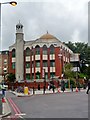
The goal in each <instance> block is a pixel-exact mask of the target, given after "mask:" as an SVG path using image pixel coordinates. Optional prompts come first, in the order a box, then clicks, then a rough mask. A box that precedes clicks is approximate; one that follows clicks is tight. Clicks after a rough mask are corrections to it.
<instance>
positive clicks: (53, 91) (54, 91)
mask: <svg viewBox="0 0 90 120" xmlns="http://www.w3.org/2000/svg"><path fill="white" fill-rule="evenodd" d="M52 89H53V93H54V92H55V89H54V85H53V88H52Z"/></svg>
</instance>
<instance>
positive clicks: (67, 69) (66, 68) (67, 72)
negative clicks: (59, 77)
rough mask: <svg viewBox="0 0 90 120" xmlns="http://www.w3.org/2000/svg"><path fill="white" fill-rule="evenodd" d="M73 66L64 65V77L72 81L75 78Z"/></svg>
mask: <svg viewBox="0 0 90 120" xmlns="http://www.w3.org/2000/svg"><path fill="white" fill-rule="evenodd" d="M72 67H73V66H72V64H70V63H67V64H65V65H64V75H65V77H66V78H67V79H71V78H73V77H74V72H73V71H72Z"/></svg>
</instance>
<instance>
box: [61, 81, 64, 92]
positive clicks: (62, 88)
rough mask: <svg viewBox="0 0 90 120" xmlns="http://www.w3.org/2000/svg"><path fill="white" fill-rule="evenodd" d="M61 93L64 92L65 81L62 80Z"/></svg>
mask: <svg viewBox="0 0 90 120" xmlns="http://www.w3.org/2000/svg"><path fill="white" fill-rule="evenodd" d="M61 91H63V92H64V91H65V81H64V80H62V81H61Z"/></svg>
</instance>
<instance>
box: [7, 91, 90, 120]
mask: <svg viewBox="0 0 90 120" xmlns="http://www.w3.org/2000/svg"><path fill="white" fill-rule="evenodd" d="M7 97H11V99H12V100H13V101H14V103H15V104H16V105H17V106H18V108H19V109H20V111H21V113H25V114H26V115H22V117H24V118H88V95H87V94H86V93H85V92H78V93H76V92H74V93H60V94H49V95H36V96H31V97H15V96H14V95H13V94H12V93H7Z"/></svg>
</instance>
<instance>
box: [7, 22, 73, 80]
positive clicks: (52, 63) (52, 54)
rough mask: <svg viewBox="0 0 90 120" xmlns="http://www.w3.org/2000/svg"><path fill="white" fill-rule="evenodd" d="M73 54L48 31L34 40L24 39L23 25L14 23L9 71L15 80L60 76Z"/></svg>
mask: <svg viewBox="0 0 90 120" xmlns="http://www.w3.org/2000/svg"><path fill="white" fill-rule="evenodd" d="M72 54H74V53H73V52H72V51H71V50H70V49H69V48H68V47H67V46H66V45H65V44H63V43H62V42H61V41H60V40H59V39H57V38H56V37H55V36H53V35H51V34H50V33H48V32H47V33H46V34H44V35H42V36H41V37H39V38H38V39H35V40H30V41H25V40H24V32H23V25H22V24H21V23H20V22H19V23H18V24H17V25H16V41H15V43H14V44H13V45H11V46H10V47H9V73H14V74H15V75H16V81H21V80H28V81H33V80H37V81H38V80H42V79H43V78H46V79H50V78H53V77H60V78H61V76H62V73H63V67H64V65H65V64H66V63H70V56H71V55H72Z"/></svg>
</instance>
